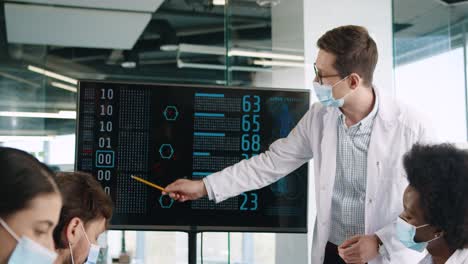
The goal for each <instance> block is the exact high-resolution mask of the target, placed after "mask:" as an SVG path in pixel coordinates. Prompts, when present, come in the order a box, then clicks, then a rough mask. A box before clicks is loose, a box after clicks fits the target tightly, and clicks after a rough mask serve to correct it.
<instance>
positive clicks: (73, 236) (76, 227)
mask: <svg viewBox="0 0 468 264" xmlns="http://www.w3.org/2000/svg"><path fill="white" fill-rule="evenodd" d="M81 224H82V223H81V219H80V218H78V217H73V218H72V219H71V220H70V222H68V224H67V226H66V228H65V230H64V232H65V238H66V241H65V243H67V244H68V243H70V244H71V245H74V244H76V243H77V242H78V241H79V240H80V238H81V236H82V235H83V230H82V229H81V227H80V225H81Z"/></svg>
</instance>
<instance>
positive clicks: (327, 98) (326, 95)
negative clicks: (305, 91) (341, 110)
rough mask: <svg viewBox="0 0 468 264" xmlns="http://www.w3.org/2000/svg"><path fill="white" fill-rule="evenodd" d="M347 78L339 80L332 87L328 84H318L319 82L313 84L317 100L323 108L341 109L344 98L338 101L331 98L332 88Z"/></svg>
mask: <svg viewBox="0 0 468 264" xmlns="http://www.w3.org/2000/svg"><path fill="white" fill-rule="evenodd" d="M347 78H348V76H346V77H345V78H343V79H341V80H340V81H338V82H337V83H335V84H334V85H329V84H320V83H319V82H314V83H313V85H314V90H315V94H316V95H317V98H318V100H319V101H320V103H322V104H323V105H324V106H329V107H336V108H338V107H342V106H343V105H344V97H343V98H340V99H335V98H334V97H333V92H332V91H333V87H335V86H336V85H338V84H339V83H340V82H342V81H344V80H346V79H347Z"/></svg>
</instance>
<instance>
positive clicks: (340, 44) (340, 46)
mask: <svg viewBox="0 0 468 264" xmlns="http://www.w3.org/2000/svg"><path fill="white" fill-rule="evenodd" d="M317 46H318V47H319V49H322V50H324V51H326V52H328V53H331V54H333V55H335V56H336V61H335V65H334V66H335V69H336V70H337V71H338V73H339V74H340V76H341V78H344V77H346V76H348V75H349V74H351V73H357V74H359V76H361V78H362V79H363V81H364V85H367V86H371V85H372V81H373V75H374V70H375V66H376V64H377V59H378V52H377V45H376V44H375V41H374V40H373V39H372V38H371V37H370V35H369V32H368V31H367V29H366V28H364V27H360V26H353V25H350V26H342V27H337V28H335V29H332V30H330V31H328V32H326V33H325V34H324V35H323V36H322V37H320V39H319V40H318V41H317Z"/></svg>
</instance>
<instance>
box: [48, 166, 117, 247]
mask: <svg viewBox="0 0 468 264" xmlns="http://www.w3.org/2000/svg"><path fill="white" fill-rule="evenodd" d="M56 180H57V185H58V188H59V190H60V192H61V193H62V198H63V208H62V211H61V213H60V220H59V223H58V224H57V227H56V228H55V230H54V241H55V246H56V247H57V248H65V247H67V246H68V245H67V244H66V241H63V239H64V238H63V237H62V234H63V230H64V229H66V228H67V226H68V224H69V223H70V221H71V220H72V219H73V218H75V217H78V218H80V219H81V220H82V221H83V222H84V224H87V223H88V222H90V221H92V220H96V219H98V218H100V217H104V218H105V219H106V220H107V221H109V220H110V218H111V217H112V201H111V199H110V197H109V196H108V195H107V194H106V193H105V192H104V190H103V189H102V186H101V184H99V182H98V181H97V180H96V179H95V178H94V177H93V176H92V175H91V174H87V173H83V172H60V173H58V174H57V177H56Z"/></svg>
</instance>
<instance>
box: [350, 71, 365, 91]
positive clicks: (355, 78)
mask: <svg viewBox="0 0 468 264" xmlns="http://www.w3.org/2000/svg"><path fill="white" fill-rule="evenodd" d="M348 83H349V87H350V88H351V89H353V90H354V89H356V88H358V87H359V85H361V83H362V78H361V76H359V75H358V74H357V73H351V74H350V75H349V76H348Z"/></svg>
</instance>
